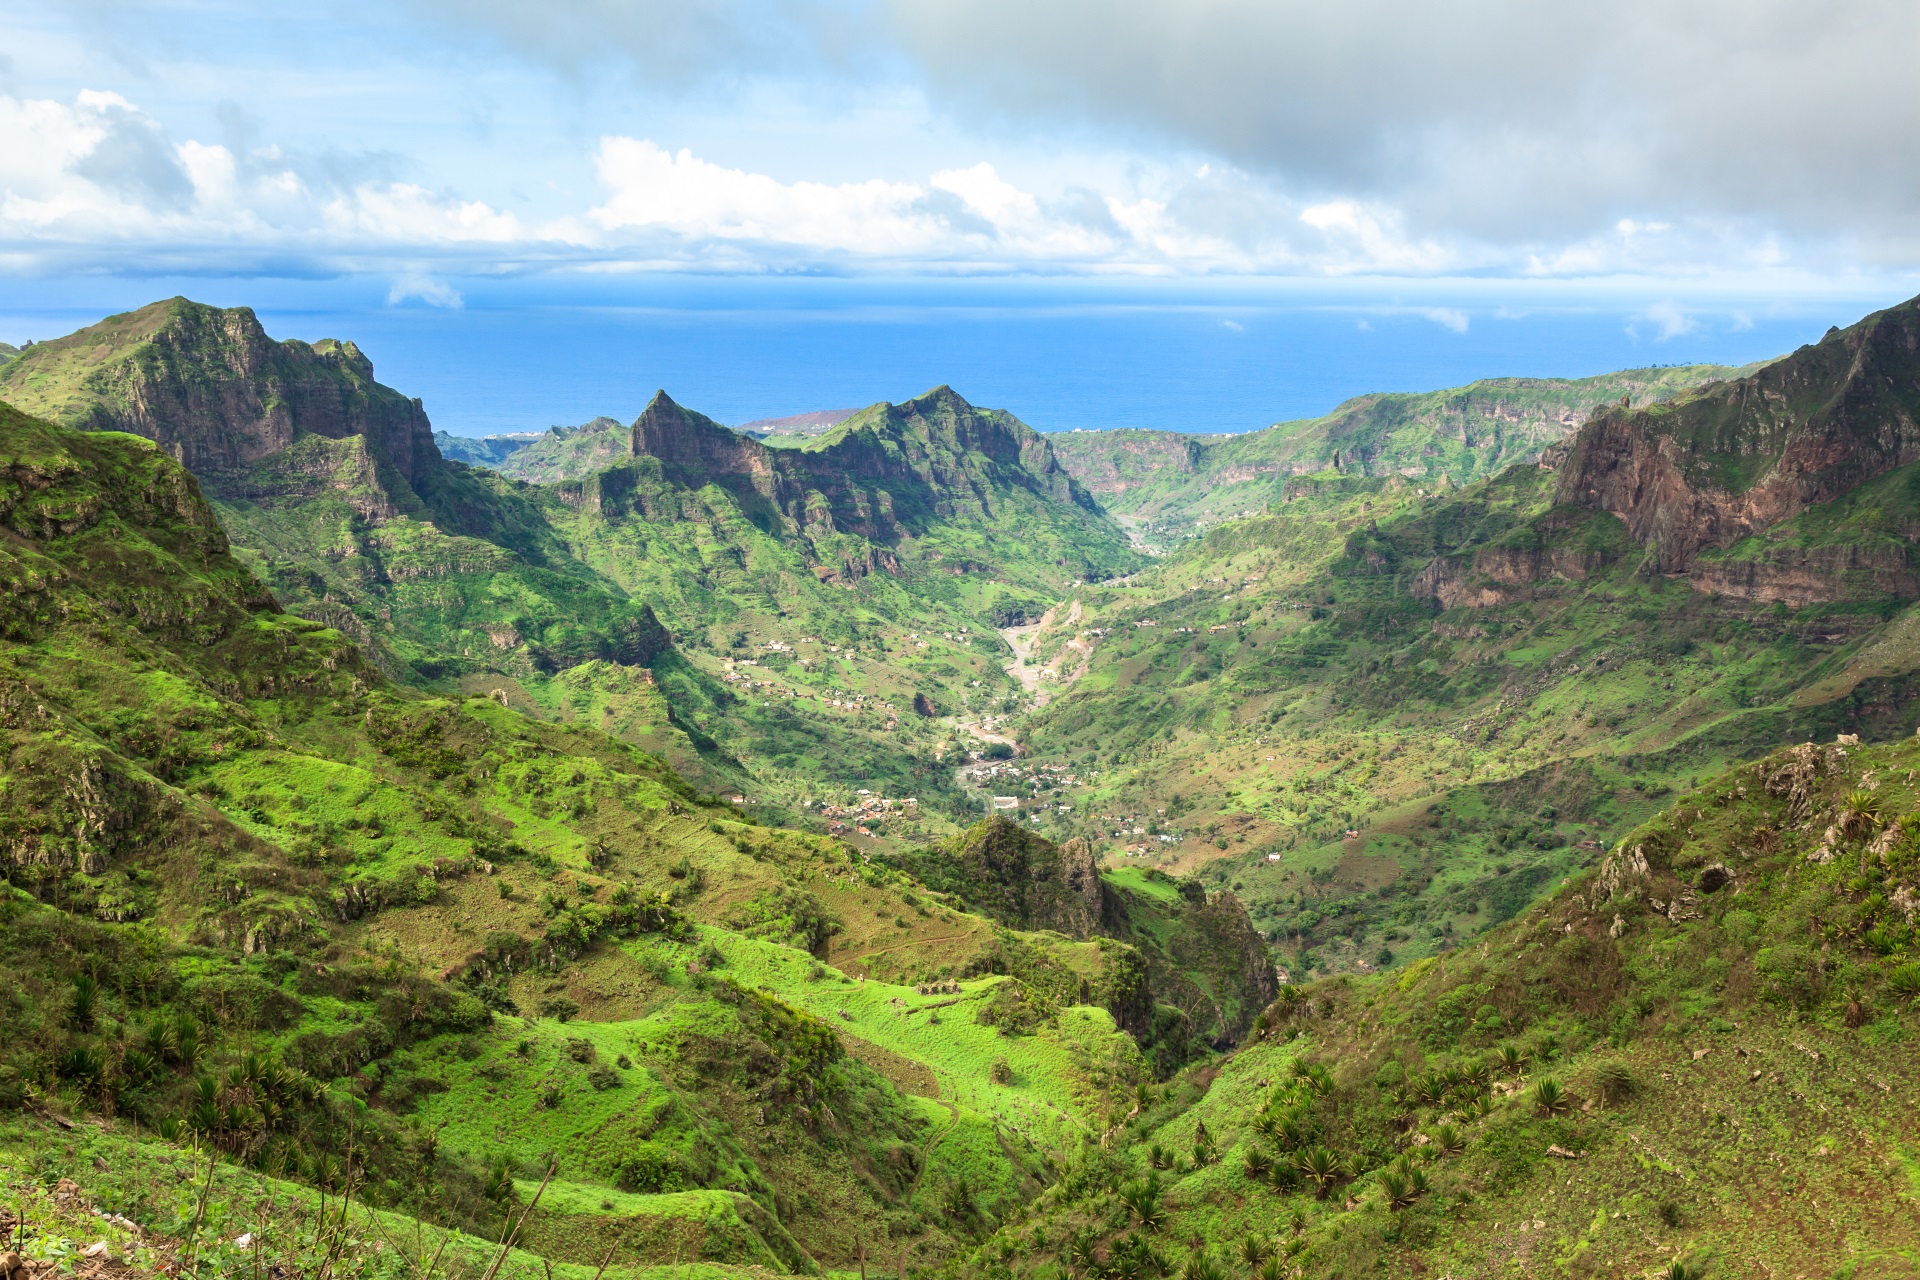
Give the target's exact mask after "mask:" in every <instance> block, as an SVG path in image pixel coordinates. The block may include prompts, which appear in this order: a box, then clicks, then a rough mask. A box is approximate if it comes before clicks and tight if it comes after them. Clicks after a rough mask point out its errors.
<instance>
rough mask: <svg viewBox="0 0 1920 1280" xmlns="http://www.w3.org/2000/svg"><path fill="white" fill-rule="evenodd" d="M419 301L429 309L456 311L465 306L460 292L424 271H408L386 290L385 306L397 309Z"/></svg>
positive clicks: (464, 300)
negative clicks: (401, 305)
mask: <svg viewBox="0 0 1920 1280" xmlns="http://www.w3.org/2000/svg"><path fill="white" fill-rule="evenodd" d="M413 301H419V302H424V303H425V304H426V305H428V306H430V307H445V308H448V309H451V310H458V309H459V308H460V307H462V306H464V305H465V304H466V299H465V298H463V297H462V296H461V295H460V291H459V290H458V289H456V288H454V287H453V286H452V285H450V284H448V283H447V282H446V281H445V280H441V279H439V278H437V277H435V276H431V275H428V274H427V273H426V272H424V271H409V272H407V273H405V274H404V275H402V276H401V277H400V278H399V279H398V280H395V281H394V282H393V287H392V288H391V289H388V290H387V305H388V306H390V307H397V306H399V305H400V304H401V303H403V302H413Z"/></svg>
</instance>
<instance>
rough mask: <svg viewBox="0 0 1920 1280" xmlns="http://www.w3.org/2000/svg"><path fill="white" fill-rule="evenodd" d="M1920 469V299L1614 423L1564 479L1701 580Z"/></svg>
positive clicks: (1570, 499)
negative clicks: (1881, 482)
mask: <svg viewBox="0 0 1920 1280" xmlns="http://www.w3.org/2000/svg"><path fill="white" fill-rule="evenodd" d="M1914 461H1920V300H1916V301H1913V302H1907V303H1903V304H1902V305H1900V306H1898V307H1893V308H1890V309H1888V310H1886V311H1881V312H1877V313H1875V314H1874V315H1871V316H1868V317H1867V318H1866V319H1864V320H1862V321H1860V322H1859V323H1858V324H1856V325H1854V326H1852V327H1851V328H1849V329H1846V330H1844V331H1841V330H1838V329H1836V330H1832V331H1830V332H1829V333H1828V334H1827V336H1826V337H1825V338H1824V339H1822V340H1821V341H1820V342H1819V343H1817V344H1814V345H1812V346H1806V347H1802V348H1800V350H1798V351H1796V352H1794V353H1793V354H1792V355H1790V356H1788V357H1786V358H1785V359H1783V360H1780V361H1778V362H1776V363H1774V364H1771V365H1768V366H1767V367H1766V368H1764V369H1762V370H1760V371H1759V372H1757V373H1754V374H1752V375H1750V376H1748V377H1745V378H1740V379H1737V380H1734V381H1730V382H1723V383H1715V384H1713V385H1711V386H1708V387H1706V388H1704V389H1702V390H1700V391H1698V392H1695V393H1693V394H1691V395H1688V396H1684V397H1682V398H1680V399H1678V400H1675V401H1672V402H1670V403H1668V404H1662V405H1655V406H1652V407H1649V408H1645V409H1638V410H1629V409H1625V408H1619V407H1610V408H1607V409H1604V410H1602V411H1600V412H1599V413H1598V414H1596V415H1595V417H1594V418H1593V419H1592V420H1590V421H1589V422H1588V423H1587V424H1586V425H1585V426H1584V427H1582V428H1581V429H1580V432H1579V434H1578V436H1576V437H1575V440H1574V443H1573V447H1572V448H1571V449H1570V450H1569V452H1568V455H1567V459H1566V462H1565V464H1564V465H1563V466H1561V467H1560V468H1559V471H1558V475H1557V477H1556V480H1557V487H1556V493H1555V497H1556V499H1557V500H1558V501H1560V502H1564V503H1572V504H1576V505H1579V506H1584V507H1587V508H1590V509H1595V510H1600V511H1606V512H1608V513H1610V514H1612V515H1614V516H1617V517H1619V519H1620V520H1621V521H1622V522H1623V523H1624V524H1625V525H1626V527H1627V530H1628V532H1629V533H1631V534H1632V536H1633V537H1634V538H1635V539H1636V540H1638V541H1639V542H1641V543H1642V544H1644V545H1645V546H1647V547H1648V548H1649V550H1650V552H1651V553H1652V555H1653V557H1654V560H1655V563H1656V565H1657V567H1658V568H1659V569H1660V570H1661V571H1663V572H1667V573H1680V572H1685V571H1687V570H1688V569H1689V568H1690V567H1691V566H1692V565H1693V564H1694V562H1695V560H1696V558H1697V557H1698V556H1699V554H1700V552H1701V551H1702V550H1703V549H1706V548H1711V547H1720V548H1724V547H1728V546H1731V545H1733V544H1734V543H1735V542H1738V541H1739V540H1740V539H1742V538H1745V537H1748V536H1751V535H1753V534H1756V533H1760V532H1763V531H1765V530H1767V529H1769V528H1771V527H1773V526H1775V525H1778V524H1780V523H1781V522H1783V521H1786V520H1790V519H1792V518H1793V517H1795V516H1797V515H1800V514H1801V513H1802V512H1805V511H1807V510H1808V509H1810V508H1812V507H1814V506H1817V505H1819V504H1821V503H1825V502H1830V501H1832V500H1833V499H1835V498H1838V497H1840V496H1842V495H1843V494H1846V493H1848V492H1850V491H1852V490H1853V489H1855V488H1856V487H1858V486H1859V485H1861V484H1863V483H1865V482H1866V481H1868V480H1871V479H1873V478H1874V477H1876V476H1879V475H1882V474H1884V473H1886V472H1887V471H1890V470H1892V469H1893V468H1895V467H1899V466H1902V465H1904V464H1906V463H1910V462H1914Z"/></svg>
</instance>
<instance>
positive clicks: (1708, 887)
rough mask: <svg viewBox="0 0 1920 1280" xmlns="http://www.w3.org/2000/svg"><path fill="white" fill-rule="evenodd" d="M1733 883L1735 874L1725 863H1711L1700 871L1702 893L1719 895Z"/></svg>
mask: <svg viewBox="0 0 1920 1280" xmlns="http://www.w3.org/2000/svg"><path fill="white" fill-rule="evenodd" d="M1732 881H1733V872H1732V871H1730V870H1728V869H1727V865H1726V863H1724V862H1710V863H1708V864H1707V865H1706V866H1705V867H1703V868H1701V870H1700V892H1702V893H1718V892H1720V890H1722V889H1724V888H1726V887H1727V885H1728V884H1730V883H1731V882H1732Z"/></svg>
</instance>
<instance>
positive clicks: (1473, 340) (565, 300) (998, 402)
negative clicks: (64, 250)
mask: <svg viewBox="0 0 1920 1280" xmlns="http://www.w3.org/2000/svg"><path fill="white" fill-rule="evenodd" d="M454 283H455V285H456V287H457V288H458V289H459V290H460V292H461V294H462V295H463V302H462V305H460V306H458V307H425V306H420V305H417V304H415V305H398V306H396V305H389V304H388V302H387V300H386V289H387V283H386V282H385V281H374V280H367V279H359V280H353V279H348V280H318V281H303V280H285V279H265V280H263V279H207V278H195V279H190V280H155V279H116V278H104V277H89V278H84V279H77V280H68V281H57V280H39V281H31V282H20V281H14V282H9V285H8V287H7V288H6V289H5V291H4V293H0V340H6V341H11V342H15V343H18V342H20V341H22V340H24V339H26V338H34V339H44V338H48V337H54V336H58V335H59V334H61V333H66V332H70V331H72V330H73V329H76V328H78V327H80V326H82V325H84V324H87V323H90V322H91V321H93V320H95V319H98V318H99V317H100V316H102V315H105V314H108V313H110V312H113V311H118V310H125V309H128V308H130V307H134V306H138V305H140V304H142V303H144V302H148V301H151V300H153V299H154V298H157V297H166V296H170V295H172V294H175V293H183V294H185V295H187V296H189V297H193V298H196V299H198V300H201V301H205V302H212V303H218V304H220V305H225V306H232V305H239V304H245V305H250V306H252V307H254V308H255V309H256V310H257V311H258V312H259V313H260V315H261V318H262V320H263V321H264V322H265V323H266V325H267V328H268V331H269V332H270V333H272V334H273V335H274V336H275V337H299V338H306V339H309V340H312V339H317V338H322V337H339V338H351V339H353V340H354V341H355V342H357V343H359V345H360V346H361V347H362V348H363V349H364V350H365V351H366V352H367V353H368V355H369V356H370V357H371V358H372V359H373V361H374V365H375V370H376V373H377V375H378V376H379V378H380V380H381V381H383V382H386V383H388V384H389V385H391V386H395V387H398V388H400V389H401V390H403V391H405V392H406V393H408V394H409V395H415V396H419V397H421V398H422V399H423V400H424V401H425V403H426V407H427V412H428V414H429V416H431V417H432V419H433V421H434V424H435V425H436V426H437V427H440V428H443V429H445V430H448V431H451V432H453V433H454V434H456V435H484V434H487V433H490V432H496V431H524V430H538V429H541V428H544V427H547V426H550V425H553V424H556V423H576V422H582V421H585V420H586V419H588V418H591V417H594V416H595V415H598V414H609V415H611V416H613V417H616V418H620V419H622V420H630V419H631V418H633V417H634V416H635V415H636V414H637V413H638V412H639V411H640V409H641V408H642V407H643V406H644V405H645V403H646V401H647V399H648V398H649V397H650V396H651V395H652V394H653V392H654V391H655V389H657V388H664V389H665V390H667V391H668V392H669V393H670V394H671V395H672V396H673V397H674V398H675V399H677V400H679V401H681V402H682V403H683V404H686V405H688V406H690V407H692V408H696V409H699V410H700V411H702V412H704V413H707V414H709V415H710V416H712V417H714V418H716V419H718V420H720V421H722V422H729V423H740V422H745V421H748V420H751V419H756V418H766V417H776V416H781V415H785V414H790V413H800V412H805V411H808V410H813V409H836V408H852V407H857V406H860V405H866V404H871V403H873V402H875V401H877V400H902V399H906V398H908V397H910V396H913V395H916V394H918V393H920V392H922V391H924V390H926V389H928V388H930V387H933V386H936V385H938V384H941V383H947V384H950V385H952V386H953V387H954V388H955V389H956V390H958V391H959V392H960V393H961V394H962V395H964V396H966V397H967V398H968V399H969V400H972V401H973V402H975V403H977V404H982V405H991V406H994V407H997V408H1005V409H1009V410H1011V411H1012V412H1014V413H1015V414H1017V415H1019V416H1020V417H1021V418H1023V419H1024V420H1026V421H1027V422H1029V423H1031V424H1032V425H1033V426H1035V427H1037V428H1039V429H1041V430H1043V431H1060V430H1072V429H1075V428H1105V427H1157V428H1164V429H1171V430H1177V431H1196V432H1232V431H1247V430H1255V429H1258V428H1260V427H1263V426H1266V425H1267V424H1269V423H1272V422H1276V421H1283V420H1285V419H1289V418H1297V417H1306V416H1311V415H1314V414H1319V413H1323V412H1325V411H1326V410H1327V409H1329V408H1331V407H1332V406H1333V405H1335V404H1336V403H1338V402H1339V401H1341V400H1343V399H1345V398H1347V397H1349V396H1352V395H1357V394H1360V393H1363V392H1367V391H1413V390H1429V389H1433V388H1436V387H1446V386H1455V385H1459V384H1461V383H1465V382H1469V381H1472V380H1473V379H1475V378H1481V377H1491V376H1501V375H1533V376H1581V375H1585V374H1593V373H1601V372H1605V371H1607V370H1610V369H1617V368H1624V367H1629V366H1639V365H1650V364H1679V363H1691V362H1695V361H1715V362H1721V363H1743V362H1745V361H1749V360H1754V359H1759V358H1762V357H1766V356H1771V355H1777V354H1780V353H1782V352H1785V351H1788V350H1791V349H1792V348H1793V347H1795V346H1798V345H1800V344H1801V343H1804V342H1808V341H1812V340H1814V339H1816V338H1818V337H1819V335H1820V334H1821V333H1822V332H1824V331H1825V330H1826V328H1827V327H1828V326H1829V325H1832V324H1840V325H1845V324H1848V323H1851V322H1852V321H1853V320H1855V319H1857V318H1859V316H1861V315H1862V314H1864V313H1865V312H1867V311H1869V310H1872V309H1874V308H1876V307H1882V306H1887V305H1890V304H1891V303H1894V302H1897V301H1899V300H1900V299H1901V297H1902V296H1903V294H1902V292H1901V291H1900V288H1899V284H1898V282H1895V283H1894V284H1892V285H1889V284H1888V283H1886V282H1880V283H1878V284H1877V285H1873V286H1857V287H1852V288H1849V287H1834V288H1826V289H1814V290H1806V291H1802V292H1799V293H1796V294H1794V295H1792V296H1790V297H1785V298H1777V297H1776V298H1768V297H1756V296H1752V295H1751V294H1750V293H1749V294H1739V293H1732V294H1722V295H1718V296H1705V295H1703V296H1696V297H1691V298H1685V299H1681V300H1675V299H1674V297H1673V296H1672V291H1671V286H1670V285H1665V284H1661V283H1659V282H1651V283H1641V284H1638V285H1636V284H1633V283H1632V282H1628V283H1625V284H1606V285H1581V286H1570V285H1540V284H1535V283H1531V282H1513V281H1476V280H1465V281H1430V282H1414V283H1408V282H1404V281H1378V282H1341V283H1338V284H1328V283H1325V282H1320V283H1314V284H1300V283H1295V282H1278V283H1276V282H1271V281H1253V282H1248V281H1227V282H1191V281H1185V282H1161V281H1138V280H1125V281H1109V280H1066V281H1062V280H1005V279H997V280H937V281H928V280H913V281H885V280H881V281H876V280H846V279H818V278H799V279H793V278H789V279H764V278H753V279H739V278H726V277H695V276H666V277H644V278H627V279H618V280H604V281H595V280H589V281H581V280H578V279H573V280H567V281H555V280H553V279H550V278H546V279H534V280H505V281H488V280H481V281H472V280H466V281H458V282H454Z"/></svg>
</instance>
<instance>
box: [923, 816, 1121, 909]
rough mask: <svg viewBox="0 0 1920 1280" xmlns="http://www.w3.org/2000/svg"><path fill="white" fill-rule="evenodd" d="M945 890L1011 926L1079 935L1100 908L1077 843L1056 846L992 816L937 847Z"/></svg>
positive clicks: (1099, 886) (1087, 854)
mask: <svg viewBox="0 0 1920 1280" xmlns="http://www.w3.org/2000/svg"><path fill="white" fill-rule="evenodd" d="M944 854H945V856H944V857H943V858H942V861H943V862H944V863H945V864H946V865H945V868H944V869H945V870H946V871H947V873H948V874H947V875H945V876H941V877H939V878H940V879H941V880H943V881H945V884H946V887H950V888H952V890H953V891H955V892H957V893H959V894H960V896H961V897H963V898H964V899H965V900H966V902H967V905H968V906H970V907H972V908H973V909H974V910H976V911H980V912H982V913H984V914H986V915H989V916H992V917H993V918H994V919H996V920H998V921H1000V923H1002V924H1004V925H1007V926H1008V927H1010V928H1014V929H1051V930H1053V931H1054V932H1056V933H1063V934H1065V935H1067V936H1068V937H1069V938H1077V939H1082V940H1084V939H1086V938H1090V937H1092V936H1093V935H1094V933H1095V932H1096V931H1097V930H1098V929H1099V927H1100V923H1101V920H1102V917H1103V916H1104V915H1105V913H1106V892H1107V889H1106V884H1105V882H1103V881H1102V880H1101V879H1100V868H1099V865H1098V864H1097V863H1096V862H1095V861H1094V857H1093V848H1092V846H1090V845H1089V844H1088V843H1087V842H1086V841H1085V840H1069V841H1067V842H1066V843H1065V844H1060V845H1056V844H1054V843H1053V842H1052V841H1050V840H1047V839H1045V838H1044V837H1041V836H1038V835H1035V834H1034V833H1033V832H1031V831H1028V830H1026V829H1025V828H1023V827H1021V826H1020V825H1019V824H1018V823H1014V822H1009V821H1008V820H1007V819H1005V818H1002V817H998V816H995V817H992V818H989V819H987V820H986V821H985V822H983V823H980V824H979V825H977V826H975V827H972V828H970V829H969V830H967V831H965V832H963V833H962V834H961V835H960V836H959V837H957V838H956V839H955V840H954V842H953V843H952V844H951V845H949V846H948V847H947V849H946V850H945V851H944Z"/></svg>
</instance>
